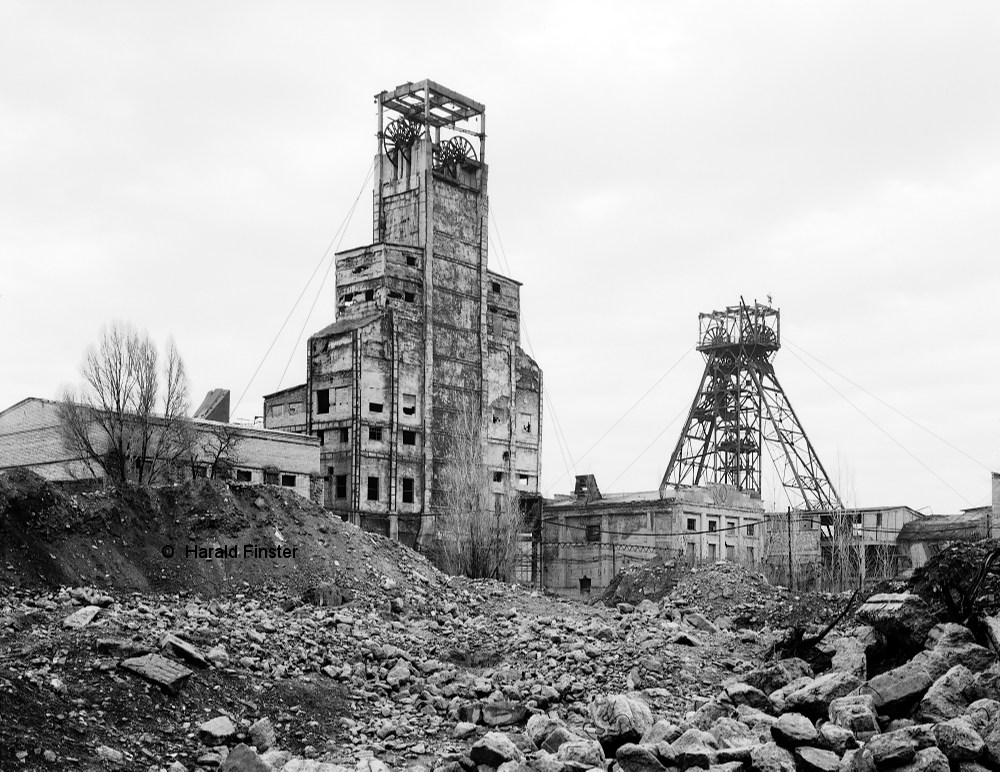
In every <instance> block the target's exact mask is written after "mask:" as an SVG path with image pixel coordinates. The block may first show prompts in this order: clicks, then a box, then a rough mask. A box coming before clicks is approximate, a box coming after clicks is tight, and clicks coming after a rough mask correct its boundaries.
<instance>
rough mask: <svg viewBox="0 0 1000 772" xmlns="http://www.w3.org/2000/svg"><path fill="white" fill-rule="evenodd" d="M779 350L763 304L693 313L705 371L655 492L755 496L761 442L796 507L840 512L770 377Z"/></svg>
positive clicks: (773, 321) (773, 316)
mask: <svg viewBox="0 0 1000 772" xmlns="http://www.w3.org/2000/svg"><path fill="white" fill-rule="evenodd" d="M780 347H781V320H780V312H779V311H778V310H777V309H775V308H771V307H770V306H767V305H764V304H762V303H756V302H755V303H754V304H753V305H752V306H748V305H746V304H745V303H744V302H743V301H742V300H741V301H740V304H739V305H738V306H728V307H727V308H726V309H725V310H724V311H712V312H711V313H707V314H699V315H698V350H699V351H700V352H702V354H703V355H704V356H705V371H704V373H703V375H702V377H701V385H700V386H699V387H698V393H697V395H696V396H695V398H694V402H693V403H692V404H691V410H690V412H689V413H688V417H687V422H686V423H685V425H684V429H683V431H682V432H681V436H680V438H679V439H678V440H677V446H676V447H675V448H674V452H673V453H672V454H671V456H670V463H669V464H668V465H667V471H666V472H665V473H664V475H663V481H662V482H661V483H660V487H661V489H662V488H664V487H666V486H669V485H710V484H722V485H731V486H733V487H735V488H737V489H738V490H740V491H743V492H745V493H756V494H758V495H759V494H760V490H761V449H762V448H763V447H764V446H765V443H766V444H767V445H769V446H770V455H771V456H772V457H773V458H774V460H775V465H776V467H777V471H778V474H779V476H780V478H781V484H782V485H783V486H784V488H785V490H786V491H787V493H788V496H789V498H790V499H791V500H792V501H793V502H797V503H798V506H796V507H795V508H796V509H807V510H815V509H823V510H829V509H838V508H840V507H841V503H840V497H839V496H838V495H837V491H836V490H835V489H834V487H833V484H832V483H831V482H830V478H829V476H828V475H827V473H826V470H825V469H824V468H823V465H822V464H821V463H820V460H819V457H818V456H817V455H816V451H815V450H813V446H812V443H810V442H809V438H808V436H806V433H805V430H804V429H803V428H802V424H801V423H800V422H799V419H798V416H796V415H795V411H794V410H792V406H791V403H789V401H788V397H787V396H786V395H785V392H784V390H783V389H782V388H781V384H780V383H779V382H778V377H777V375H775V372H774V366H773V365H772V364H771V360H772V359H773V357H774V354H775V352H777V350H778V349H779V348H780Z"/></svg>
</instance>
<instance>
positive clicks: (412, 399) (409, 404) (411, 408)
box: [401, 394, 417, 415]
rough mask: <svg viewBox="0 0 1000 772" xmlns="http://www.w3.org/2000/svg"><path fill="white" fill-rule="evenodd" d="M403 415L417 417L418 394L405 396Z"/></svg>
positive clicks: (403, 397) (403, 398)
mask: <svg viewBox="0 0 1000 772" xmlns="http://www.w3.org/2000/svg"><path fill="white" fill-rule="evenodd" d="M401 399H402V402H403V415H416V413H417V395H416V394H403V395H402V397H401Z"/></svg>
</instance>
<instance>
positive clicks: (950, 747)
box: [934, 718, 985, 762]
mask: <svg viewBox="0 0 1000 772" xmlns="http://www.w3.org/2000/svg"><path fill="white" fill-rule="evenodd" d="M934 738H935V739H936V740H937V746H938V748H940V749H941V752H942V753H944V755H945V756H947V757H948V760H949V761H953V762H954V761H973V760H974V759H976V758H978V757H979V754H980V753H982V751H983V748H984V747H985V743H984V742H983V738H982V737H980V735H979V732H977V731H976V730H975V729H974V728H973V727H972V725H971V724H970V723H969V722H968V721H966V720H965V719H964V718H953V719H951V720H949V721H943V722H941V723H940V724H937V725H936V726H935V727H934Z"/></svg>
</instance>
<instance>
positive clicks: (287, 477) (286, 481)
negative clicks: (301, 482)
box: [281, 474, 295, 488]
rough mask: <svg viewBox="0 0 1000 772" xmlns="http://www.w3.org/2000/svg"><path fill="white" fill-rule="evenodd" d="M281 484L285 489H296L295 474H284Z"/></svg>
mask: <svg viewBox="0 0 1000 772" xmlns="http://www.w3.org/2000/svg"><path fill="white" fill-rule="evenodd" d="M281 484H282V486H284V487H285V488H294V487H295V475H294V474H283V475H281Z"/></svg>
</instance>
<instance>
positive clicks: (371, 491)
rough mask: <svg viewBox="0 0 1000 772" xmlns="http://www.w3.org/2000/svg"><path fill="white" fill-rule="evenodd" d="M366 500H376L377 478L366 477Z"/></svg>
mask: <svg viewBox="0 0 1000 772" xmlns="http://www.w3.org/2000/svg"><path fill="white" fill-rule="evenodd" d="M368 500H369V501H378V478H377V477H369V478H368Z"/></svg>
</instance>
